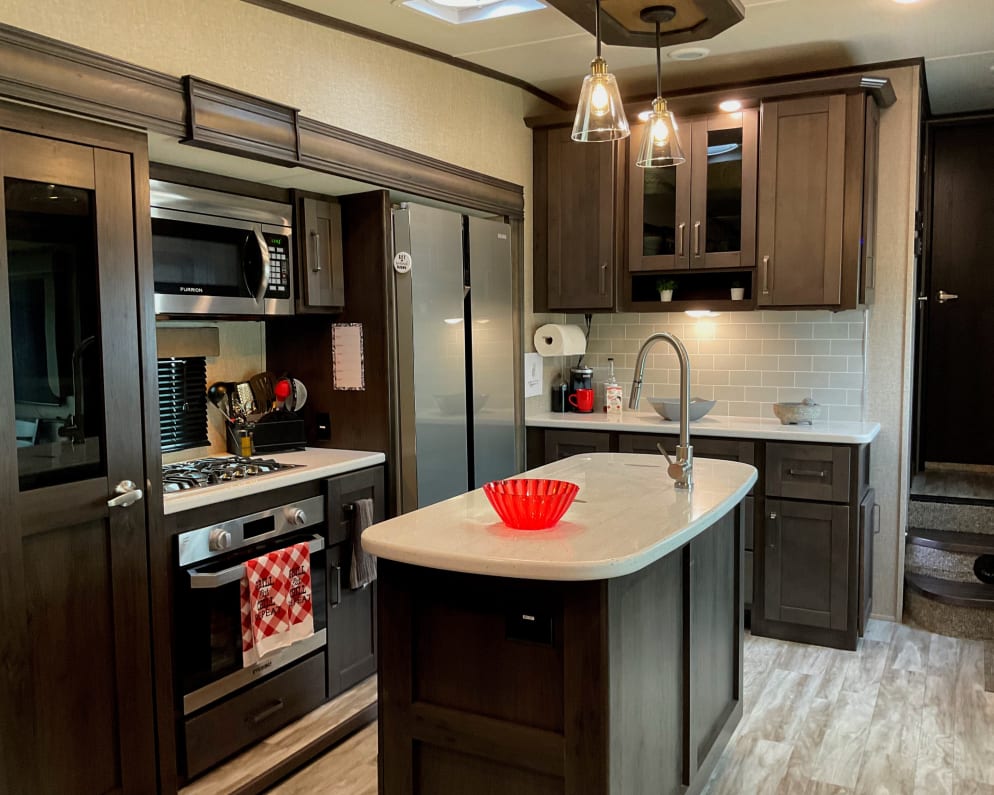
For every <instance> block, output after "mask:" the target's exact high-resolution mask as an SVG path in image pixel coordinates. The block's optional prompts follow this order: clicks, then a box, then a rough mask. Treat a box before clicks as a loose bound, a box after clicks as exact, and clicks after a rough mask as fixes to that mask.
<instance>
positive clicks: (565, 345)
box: [535, 323, 587, 356]
mask: <svg viewBox="0 0 994 795" xmlns="http://www.w3.org/2000/svg"><path fill="white" fill-rule="evenodd" d="M535 350H536V351H538V352H539V355H541V356H581V355H583V354H584V353H586V352H587V338H586V336H585V335H584V333H583V329H581V328H580V327H579V326H562V325H559V324H558V323H547V324H546V325H544V326H539V327H538V329H536V331H535Z"/></svg>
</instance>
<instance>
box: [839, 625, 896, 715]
mask: <svg viewBox="0 0 994 795" xmlns="http://www.w3.org/2000/svg"><path fill="white" fill-rule="evenodd" d="M890 649H891V647H890V644H889V643H884V642H883V641H877V640H864V641H863V642H862V643H861V644H860V648H859V653H858V654H857V655H856V657H855V658H854V659H851V660H850V661H849V665H848V666H847V667H846V677H845V680H844V681H843V683H842V690H843V692H846V693H851V694H858V695H862V696H863V697H864V699H866V700H868V701H873V700H875V699H876V697H877V690H878V689H879V688H880V679H881V677H882V676H883V674H884V668H885V667H886V666H887V658H888V657H889V656H890Z"/></svg>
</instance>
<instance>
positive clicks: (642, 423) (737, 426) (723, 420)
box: [525, 411, 880, 444]
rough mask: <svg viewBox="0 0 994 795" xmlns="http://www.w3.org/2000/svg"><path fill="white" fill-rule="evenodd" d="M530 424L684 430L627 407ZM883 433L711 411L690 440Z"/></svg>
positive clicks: (874, 427)
mask: <svg viewBox="0 0 994 795" xmlns="http://www.w3.org/2000/svg"><path fill="white" fill-rule="evenodd" d="M525 425H527V426H528V427H529V428H570V429H573V430H581V431H630V432H632V433H667V434H673V435H674V436H675V435H676V434H678V433H680V423H678V422H670V421H669V420H664V419H663V418H662V417H660V416H659V415H658V414H656V413H655V412H654V411H625V413H624V414H622V415H621V416H620V417H618V416H608V415H607V414H604V413H603V412H602V413H599V414H598V413H594V414H576V413H573V412H567V413H565V414H560V413H559V412H552V411H545V412H540V413H537V414H529V415H528V416H527V418H526V419H525ZM878 433H880V423H879V422H829V421H828V420H815V421H814V423H813V424H811V425H781V424H780V420H778V419H776V418H775V417H770V418H769V419H767V418H765V417H717V416H711V415H710V414H708V415H705V416H704V417H701V419H699V420H694V421H693V422H691V423H690V443H691V444H693V443H694V437H695V436H729V437H733V438H737V439H767V440H769V441H782V442H825V443H828V444H869V443H870V442H872V441H873V440H874V439H876V438H877V434H878Z"/></svg>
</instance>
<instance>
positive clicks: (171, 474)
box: [162, 456, 303, 494]
mask: <svg viewBox="0 0 994 795" xmlns="http://www.w3.org/2000/svg"><path fill="white" fill-rule="evenodd" d="M302 466H303V464H282V463H280V462H279V461H274V460H273V459H272V458H245V457H242V456H225V457H223V458H198V459H195V460H193V461H183V462H181V463H178V464H166V465H165V466H163V467H162V490H163V491H164V492H165V493H166V494H170V493H172V492H176V491H185V490H186V489H200V488H205V487H207V486H216V485H218V484H221V483H228V482H230V481H233V480H244V479H245V478H252V477H257V476H258V475H268V474H269V473H271V472H280V471H282V470H284V469H297V468H299V467H302Z"/></svg>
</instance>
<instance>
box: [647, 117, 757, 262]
mask: <svg viewBox="0 0 994 795" xmlns="http://www.w3.org/2000/svg"><path fill="white" fill-rule="evenodd" d="M758 118H759V116H758V113H757V112H756V111H755V110H744V111H741V112H739V113H721V114H713V115H709V116H703V117H697V118H693V119H688V120H685V121H684V123H683V129H682V130H681V132H680V139H681V143H682V145H683V148H684V154H685V155H686V157H687V160H686V161H685V162H684V163H682V164H681V165H679V166H676V167H673V168H639V166H638V165H637V164H636V162H635V160H636V158H637V156H638V150H639V147H640V146H641V143H642V137H643V135H645V132H646V125H645V124H639V125H635V126H634V127H633V128H632V139H631V147H630V151H631V157H630V159H629V164H628V167H629V177H628V186H629V187H628V203H629V213H628V229H629V241H628V251H629V256H628V270H629V271H631V272H639V271H660V270H689V269H694V268H748V267H753V266H754V265H755V264H756V174H757V161H758V153H757V136H758V128H759V121H758Z"/></svg>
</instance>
